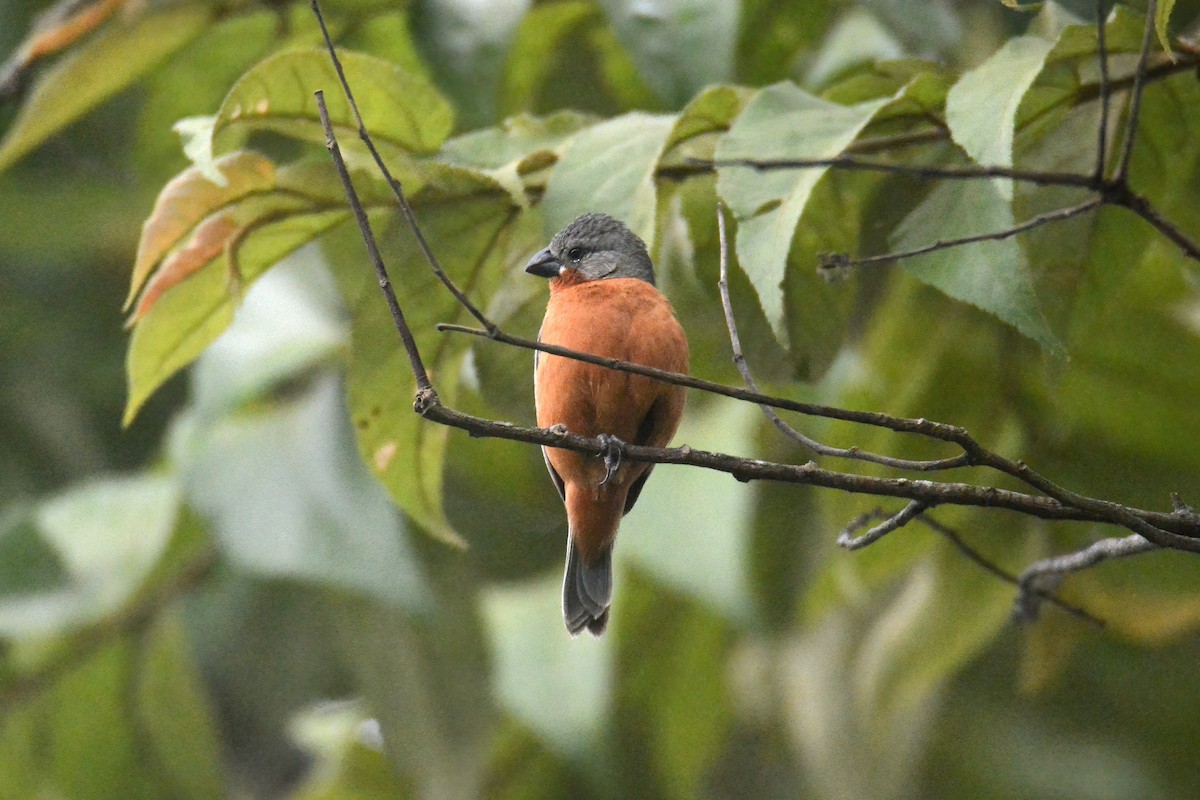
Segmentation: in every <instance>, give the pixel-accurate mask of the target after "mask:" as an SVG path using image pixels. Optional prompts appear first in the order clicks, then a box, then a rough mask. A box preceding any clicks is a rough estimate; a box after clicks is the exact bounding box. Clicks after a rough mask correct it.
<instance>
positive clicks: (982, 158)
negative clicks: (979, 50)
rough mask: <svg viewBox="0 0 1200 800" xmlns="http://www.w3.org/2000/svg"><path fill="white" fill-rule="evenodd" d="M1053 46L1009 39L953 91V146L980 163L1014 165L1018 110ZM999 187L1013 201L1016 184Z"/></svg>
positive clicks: (1000, 182) (949, 108) (949, 114)
mask: <svg viewBox="0 0 1200 800" xmlns="http://www.w3.org/2000/svg"><path fill="white" fill-rule="evenodd" d="M1051 47H1052V43H1051V42H1048V41H1046V40H1045V39H1039V38H1037V37H1034V36H1018V37H1017V38H1015V39H1009V40H1008V41H1007V42H1005V43H1004V46H1003V47H1001V48H1000V49H999V50H997V51H996V52H995V53H993V54H992V55H991V57H989V58H988V59H987V60H986V61H984V62H983V63H982V64H980V65H979V66H978V67H976V68H975V69H973V70H971V71H970V72H966V73H964V74H963V76H962V77H961V78H960V79H959V80H958V82H957V83H956V84H954V86H952V87H950V93H949V94H948V95H947V96H946V124H947V125H948V126H949V127H950V135H951V136H952V137H953V138H954V141H955V142H956V143H958V145H959V146H960V147H962V148H963V149H964V150H966V151H967V155H969V156H971V158H972V159H974V160H975V161H976V162H977V163H979V164H982V165H984V166H1000V167H1011V166H1012V164H1013V126H1014V124H1015V122H1016V118H1017V108H1018V107H1019V106H1020V105H1021V99H1022V98H1023V97H1024V96H1025V92H1026V91H1027V90H1028V89H1029V87H1030V86H1031V85H1032V84H1033V81H1034V79H1035V78H1037V76H1038V73H1040V72H1041V71H1042V65H1043V64H1044V63H1045V61H1046V55H1047V54H1048V53H1049V52H1050V50H1051ZM994 183H995V185H996V189H997V190H998V191H999V192H1000V196H1001V197H1003V198H1004V199H1005V200H1012V191H1013V190H1012V181H1011V180H1008V179H1005V178H996V179H994Z"/></svg>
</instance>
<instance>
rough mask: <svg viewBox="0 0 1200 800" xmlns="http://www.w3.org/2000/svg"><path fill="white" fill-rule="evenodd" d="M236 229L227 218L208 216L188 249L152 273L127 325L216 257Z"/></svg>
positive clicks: (175, 254) (197, 230)
mask: <svg viewBox="0 0 1200 800" xmlns="http://www.w3.org/2000/svg"><path fill="white" fill-rule="evenodd" d="M238 228H239V226H238V224H237V223H236V222H234V221H233V220H232V219H230V218H229V217H226V216H215V217H209V218H208V219H206V220H205V221H204V222H202V223H200V225H199V227H197V228H196V232H195V233H194V234H192V238H191V240H190V241H189V242H188V243H187V246H186V247H183V248H182V249H180V250H176V251H175V252H174V253H172V254H171V255H170V256H168V257H167V259H166V260H165V261H164V262H163V265H162V267H161V268H160V269H159V270H158V271H157V272H155V273H154V277H153V278H151V279H150V282H149V283H148V284H147V285H146V291H145V292H144V293H143V294H142V299H141V302H139V303H138V307H137V311H135V312H134V314H133V318H132V319H131V320H130V323H131V324H132V323H136V322H137V321H138V320H140V319H141V318H142V317H143V316H145V314H146V312H147V311H149V310H150V308H151V307H152V306H153V305H154V303H155V302H156V301H157V300H158V298H160V297H162V294H163V292H165V291H166V290H167V289H170V288H171V287H172V286H174V285H175V284H177V283H179V282H180V281H181V280H183V279H184V278H186V277H188V276H189V275H191V274H193V273H195V272H196V271H197V270H199V269H200V268H201V267H203V266H204V265H205V264H208V263H210V262H211V261H212V260H213V259H214V258H216V257H217V256H219V255H220V254H221V252H222V251H223V250H224V249H225V245H226V244H228V243H229V241H230V239H232V238H233V236H234V234H235V233H237V231H238Z"/></svg>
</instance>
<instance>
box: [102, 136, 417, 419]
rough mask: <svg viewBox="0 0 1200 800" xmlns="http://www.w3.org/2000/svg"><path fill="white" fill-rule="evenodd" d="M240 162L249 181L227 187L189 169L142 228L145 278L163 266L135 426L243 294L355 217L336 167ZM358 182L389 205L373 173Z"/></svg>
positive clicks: (140, 350)
mask: <svg viewBox="0 0 1200 800" xmlns="http://www.w3.org/2000/svg"><path fill="white" fill-rule="evenodd" d="M235 158H236V159H239V161H238V162H237V163H238V164H239V165H242V164H245V165H247V166H246V175H247V177H246V179H245V180H244V181H243V180H242V178H241V177H238V178H237V179H236V180H235V179H234V178H233V177H230V179H229V184H228V185H227V186H226V187H225V188H224V189H220V188H218V187H216V186H215V185H213V184H210V183H209V182H208V180H207V179H206V178H204V177H203V175H202V174H201V173H200V171H199V170H198V169H192V170H189V171H188V172H186V173H184V175H183V176H181V177H180V178H179V179H177V180H176V181H172V182H171V183H170V184H168V185H167V188H166V189H164V191H163V195H162V196H161V197H160V200H159V203H158V204H157V205H156V206H155V210H154V214H153V215H152V216H151V218H150V220H148V221H147V223H146V225H145V227H144V229H143V242H142V247H141V249H140V251H139V264H138V274H139V275H141V274H143V273H145V272H148V271H150V270H152V269H153V268H154V262H155V260H156V259H157V260H159V269H158V271H157V272H155V273H153V274H152V275H151V277H150V278H149V284H148V287H147V289H146V292H145V295H144V296H143V299H142V301H141V303H140V304H139V307H138V311H137V314H136V315H135V319H136V327H135V328H134V331H133V336H132V339H131V340H130V344H129V352H128V354H127V358H126V371H127V376H128V379H129V400H128V403H127V405H126V409H125V420H124V421H125V424H127V425H128V424H129V422H131V421H132V420H133V418H134V416H135V415H136V414H137V412H138V409H139V408H141V406H142V404H143V403H145V402H146V400H147V399H148V398H149V397H150V395H151V394H153V392H154V391H155V390H156V389H158V387H159V386H161V385H162V384H163V382H164V381H166V380H167V379H168V378H170V377H171V376H172V375H174V374H175V373H176V372H177V371H178V370H179V369H181V368H183V367H185V366H187V365H188V364H190V363H191V362H192V360H193V359H195V358H196V356H198V355H199V354H200V353H201V352H202V351H203V350H204V348H205V347H207V346H208V345H209V344H210V343H211V342H212V341H213V339H215V338H216V337H217V336H218V335H219V334H220V333H221V332H222V331H223V330H225V328H226V327H227V326H228V325H229V321H230V319H231V318H232V314H233V309H234V307H235V306H236V304H237V301H238V299H239V296H240V292H241V291H243V290H244V289H245V288H246V287H248V286H249V285H250V284H251V283H252V282H253V281H254V280H255V279H256V278H257V277H258V276H259V275H261V274H262V273H263V272H264V271H265V270H266V269H267V268H269V267H270V266H271V265H272V264H274V263H275V262H277V261H278V260H279V259H281V258H283V257H284V256H286V255H287V254H288V253H291V252H292V251H294V250H296V249H297V248H299V247H301V246H302V245H304V244H307V243H309V242H311V241H313V240H315V239H317V238H319V237H320V236H322V235H323V234H325V233H326V232H328V231H329V230H330V229H332V228H334V227H336V226H337V225H338V224H339V223H341V222H344V221H345V220H346V219H347V218H348V217H349V211H348V210H347V208H346V203H345V196H344V194H343V193H342V189H341V185H340V184H339V183H338V182H337V179H336V178H335V176H334V174H333V169H332V167H331V166H330V165H328V164H326V163H324V162H311V163H310V162H300V163H297V164H293V165H291V166H288V167H285V168H283V169H279V170H274V171H272V170H271V168H270V164H269V162H265V161H264V160H263V159H262V158H261V157H259V156H254V155H244V156H229V157H228V159H235ZM221 163H222V164H225V163H226V159H222V161H221ZM238 169H239V170H240V169H241V167H240V166H239V167H238ZM235 174H236V175H240V174H241V173H240V172H238V173H235ZM401 175H402V176H403V179H404V180H405V182H406V184H407V185H410V186H412V187H414V188H416V187H419V186H420V185H421V180H420V178H419V177H418V176H416V175H410V174H407V173H404V172H402V173H401ZM358 183H359V193H360V195H361V196H362V200H363V202H364V203H365V204H366V205H367V206H368V207H376V206H379V205H381V204H386V207H390V203H389V199H390V198H389V195H388V193H387V189H386V187H385V186H384V185H383V182H382V181H381V180H379V179H377V178H375V177H374V175H373V174H368V175H367V176H365V179H364V177H363V176H359V180H358ZM137 277H138V276H135V284H134V285H135V287H136V286H137V283H136V278H137ZM156 284H157V285H158V286H159V287H160V289H159V291H157V292H155V286H156ZM131 296H132V295H131Z"/></svg>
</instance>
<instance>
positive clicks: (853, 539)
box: [837, 500, 929, 550]
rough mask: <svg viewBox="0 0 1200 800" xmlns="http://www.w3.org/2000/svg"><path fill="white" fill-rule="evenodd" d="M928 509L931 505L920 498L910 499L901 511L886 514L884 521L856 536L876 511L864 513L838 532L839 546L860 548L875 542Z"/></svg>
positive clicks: (848, 548) (851, 548)
mask: <svg viewBox="0 0 1200 800" xmlns="http://www.w3.org/2000/svg"><path fill="white" fill-rule="evenodd" d="M928 509H929V506H927V505H925V504H924V503H922V502H921V501H920V500H912V501H909V504H908V505H906V506H905V507H904V508H902V509H901V510H900V511H899V512H897V513H895V514H893V515H891V516H890V517H886V516H885V518H884V520H883V522H881V523H879V524H878V525H876V526H875V527H873V528H871V529H870V530H869V531H867V532H866V533H864V534H862V535H861V536H855V535H854V534H855V532H856V531H859V530H861V529H862V528H864V527H866V525H867V523H869V522H870V521H871V520H872V519H873V518H874V517H875V514H874V513H868V514H863V515H862V516H860V517H856V518H855V519H853V520H851V521H850V524H849V525H847V526H846V527H845V528H844V529H843V530H842V532H841V533H839V534H838V537H837V543H838V546H839V547H844V548H846V549H847V550H858V549H860V548H863V547H866V546H867V545H871V544H874V543H875V542H877V541H879V540H880V539H882V538H883V537H884V536H887V535H888V534H889V533H891V532H892V531H895V530H899V529H900V528H903V527H904V526H905V525H907V524H908V523H910V522H912V521H913V520H914V519H915V518H917V517H919V516H921V515H922V514H924V513H925V512H926V511H927V510H928Z"/></svg>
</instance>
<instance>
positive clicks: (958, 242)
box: [818, 197, 1104, 270]
mask: <svg viewBox="0 0 1200 800" xmlns="http://www.w3.org/2000/svg"><path fill="white" fill-rule="evenodd" d="M1103 203H1104V199H1103V198H1101V197H1093V198H1092V199H1090V200H1086V201H1084V202H1082V203H1080V204H1079V205H1077V206H1071V207H1070V208H1057V209H1055V210H1053V211H1047V212H1046V213H1045V214H1038V215H1037V216H1036V217H1031V218H1029V219H1027V220H1025V221H1024V222H1022V223H1021V224H1019V225H1014V226H1012V227H1011V228H1005V229H1003V230H999V231H989V232H988V233H978V234H974V235H972V236H963V237H962V238H960V239H939V240H938V241H936V242H934V243H933V244H928V245H925V246H924V247H918V248H916V249H915V250H906V251H904V252H900V253H882V254H880V255H877V256H867V257H866V258H857V259H852V258H850V257H849V256H848V255H846V254H844V253H833V254H827V255H825V256H823V257H822V258H821V262H820V264H819V265H818V266H819V268H820V269H822V270H844V269H847V268H850V267H861V266H865V265H868V264H879V263H882V262H885V261H897V260H899V259H902V258H912V257H913V256H923V255H926V254H928V253H934V252H937V251H938V250H947V249H949V248H952V247H962V246H963V245H967V244H974V243H976V242H989V241H999V240H1001V239H1007V238H1009V237H1011V236H1016V235H1017V234H1020V233H1025V232H1026V231H1031V230H1033V229H1034V228H1039V227H1041V226H1042V225H1047V224H1049V223H1052V222H1062V221H1063V220H1068V219H1071V218H1072V217H1077V216H1079V215H1080V214H1086V213H1087V212H1089V211H1091V210H1093V209H1095V208H1099V207H1100V206H1101V205H1102V204H1103Z"/></svg>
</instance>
